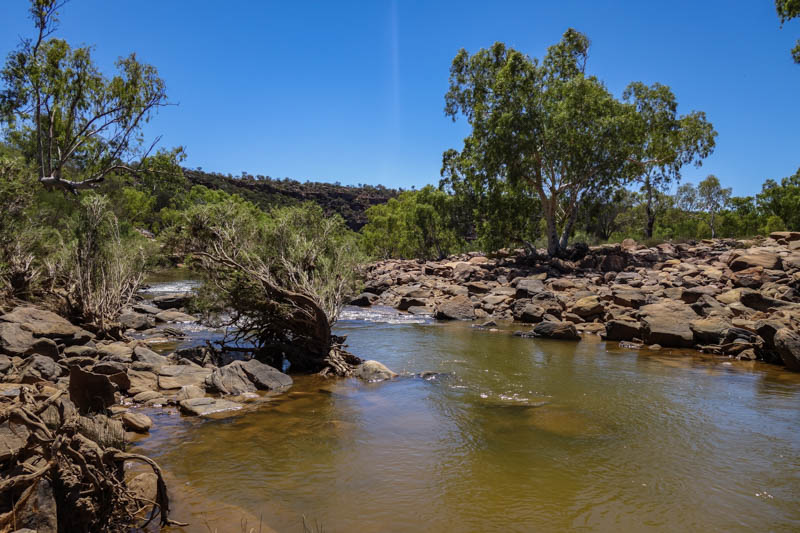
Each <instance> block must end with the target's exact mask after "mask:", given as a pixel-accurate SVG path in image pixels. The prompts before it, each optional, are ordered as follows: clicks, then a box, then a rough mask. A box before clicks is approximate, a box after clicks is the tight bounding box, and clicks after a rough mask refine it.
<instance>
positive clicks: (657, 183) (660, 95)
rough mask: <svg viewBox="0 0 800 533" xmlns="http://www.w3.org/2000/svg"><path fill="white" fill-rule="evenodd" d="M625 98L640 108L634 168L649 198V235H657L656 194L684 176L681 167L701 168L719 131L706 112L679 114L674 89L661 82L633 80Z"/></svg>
mask: <svg viewBox="0 0 800 533" xmlns="http://www.w3.org/2000/svg"><path fill="white" fill-rule="evenodd" d="M622 97H623V98H624V99H625V100H626V101H627V102H629V103H631V104H632V105H633V106H634V107H635V108H636V116H635V118H636V120H635V124H636V130H637V131H636V137H637V138H638V139H639V142H638V144H637V145H636V152H635V153H634V154H633V155H632V157H631V159H630V161H631V162H632V163H633V164H632V165H631V171H632V172H633V174H634V175H636V176H637V177H638V180H639V181H641V183H642V192H643V193H644V199H645V213H646V223H645V235H646V236H647V237H652V236H653V228H654V226H655V222H656V212H657V209H656V202H655V200H656V196H657V194H658V193H659V192H664V191H666V189H667V188H668V187H669V185H670V184H671V183H673V182H678V181H680V179H681V168H682V167H684V166H685V165H689V164H694V165H695V166H696V167H700V166H701V165H702V164H703V159H705V158H706V157H708V156H709V155H710V154H711V153H712V152H713V151H714V146H715V138H716V136H717V132H716V131H714V127H713V126H712V124H711V123H710V122H709V121H708V120H707V119H706V115H705V113H703V112H702V111H693V112H691V113H689V114H687V115H683V116H678V113H677V109H678V102H677V100H676V99H675V95H674V94H673V93H672V90H671V89H670V88H669V87H668V86H666V85H662V84H660V83H654V84H653V85H650V86H647V85H645V84H644V83H642V82H633V83H631V84H630V85H628V87H627V88H626V89H625V91H624V92H623V95H622Z"/></svg>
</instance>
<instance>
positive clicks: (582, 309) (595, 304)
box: [572, 296, 604, 318]
mask: <svg viewBox="0 0 800 533" xmlns="http://www.w3.org/2000/svg"><path fill="white" fill-rule="evenodd" d="M603 311H604V307H603V303H602V302H601V301H600V298H598V297H597V296H586V297H585V298H581V299H580V300H578V301H577V302H575V304H574V305H573V306H572V312H573V313H575V314H576V315H578V316H579V317H581V318H587V317H591V316H595V315H599V314H601V313H603Z"/></svg>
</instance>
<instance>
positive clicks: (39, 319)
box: [0, 306, 82, 338]
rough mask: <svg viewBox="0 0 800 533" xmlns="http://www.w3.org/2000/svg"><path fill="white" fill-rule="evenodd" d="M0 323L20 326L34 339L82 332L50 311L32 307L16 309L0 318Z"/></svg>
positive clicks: (66, 335) (68, 335)
mask: <svg viewBox="0 0 800 533" xmlns="http://www.w3.org/2000/svg"><path fill="white" fill-rule="evenodd" d="M0 321H3V322H13V323H15V324H22V325H24V326H25V329H27V330H28V331H30V332H31V333H33V335H34V336H36V337H50V338H59V337H72V336H73V335H75V334H79V333H80V332H81V331H82V330H81V328H79V327H78V326H75V325H73V324H71V323H70V322H69V321H68V320H67V319H65V318H63V317H61V316H59V315H57V314H55V313H53V312H52V311H45V310H44V309H39V308H37V307H32V306H23V307H17V308H16V309H14V310H13V311H11V312H10V313H6V314H5V315H2V316H0Z"/></svg>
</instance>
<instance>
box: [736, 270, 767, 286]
mask: <svg viewBox="0 0 800 533" xmlns="http://www.w3.org/2000/svg"><path fill="white" fill-rule="evenodd" d="M731 279H732V280H733V285H734V286H736V287H747V288H749V289H757V288H759V287H760V286H761V285H762V284H763V283H764V267H760V266H757V267H752V268H745V269H744V270H740V271H739V272H735V273H734V274H733V277H732V278H731Z"/></svg>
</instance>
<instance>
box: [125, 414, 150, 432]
mask: <svg viewBox="0 0 800 533" xmlns="http://www.w3.org/2000/svg"><path fill="white" fill-rule="evenodd" d="M121 418H122V426H123V427H124V428H125V429H126V430H128V431H134V432H136V433H147V432H148V431H150V428H151V427H152V426H153V421H152V420H150V417H148V416H147V415H143V414H142V413H133V412H130V411H128V412H126V413H122V417H121Z"/></svg>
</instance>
